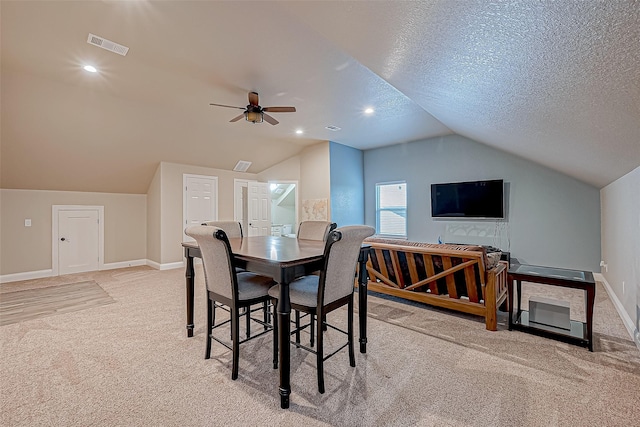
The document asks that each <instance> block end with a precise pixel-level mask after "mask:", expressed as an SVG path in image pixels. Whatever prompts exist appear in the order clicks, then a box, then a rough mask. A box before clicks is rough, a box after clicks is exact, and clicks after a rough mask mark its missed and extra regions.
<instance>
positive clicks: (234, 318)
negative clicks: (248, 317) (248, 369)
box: [231, 308, 240, 380]
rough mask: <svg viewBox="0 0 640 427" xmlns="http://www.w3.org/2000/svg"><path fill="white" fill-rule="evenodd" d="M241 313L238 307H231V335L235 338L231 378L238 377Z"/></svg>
mask: <svg viewBox="0 0 640 427" xmlns="http://www.w3.org/2000/svg"><path fill="white" fill-rule="evenodd" d="M239 324H240V313H239V312H238V308H231V335H232V340H233V345H232V347H233V351H232V352H233V366H232V368H231V379H232V380H235V379H237V378H238V364H239V359H240V344H239V343H240V327H239V326H240V325H239Z"/></svg>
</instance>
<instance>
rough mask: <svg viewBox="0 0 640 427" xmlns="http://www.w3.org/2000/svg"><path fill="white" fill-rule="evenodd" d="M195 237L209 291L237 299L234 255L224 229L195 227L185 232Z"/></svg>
mask: <svg viewBox="0 0 640 427" xmlns="http://www.w3.org/2000/svg"><path fill="white" fill-rule="evenodd" d="M184 232H185V234H186V235H187V236H190V237H193V238H194V239H195V240H196V242H197V243H198V246H199V247H200V252H201V253H202V264H203V266H204V278H205V283H206V285H207V290H209V291H211V292H215V293H216V294H218V295H222V296H223V297H226V298H229V299H235V297H237V288H238V287H237V283H238V279H237V277H236V272H235V269H234V268H232V265H233V253H232V252H231V246H230V245H229V239H227V235H226V233H225V232H224V230H223V229H221V228H218V227H212V226H206V225H194V226H191V227H187V228H186V230H185V231H184Z"/></svg>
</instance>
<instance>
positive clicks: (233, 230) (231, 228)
mask: <svg viewBox="0 0 640 427" xmlns="http://www.w3.org/2000/svg"><path fill="white" fill-rule="evenodd" d="M202 225H207V226H210V227H218V228H221V229H223V230H224V232H225V234H226V235H227V237H228V238H229V239H237V238H242V237H243V234H242V224H240V223H239V222H238V221H205V222H203V223H202ZM243 271H244V269H243V268H240V267H236V272H237V273H241V272H243ZM262 309H263V311H264V321H265V322H266V321H267V316H268V315H269V313H270V312H269V307H268V304H267V303H265V304H264V306H263V307H262ZM215 311H216V309H215V307H214V308H213V317H214V318H215ZM246 314H247V327H246V333H247V337H248V336H250V335H251V320H250V319H249V316H251V314H250V311H249V309H247V310H246Z"/></svg>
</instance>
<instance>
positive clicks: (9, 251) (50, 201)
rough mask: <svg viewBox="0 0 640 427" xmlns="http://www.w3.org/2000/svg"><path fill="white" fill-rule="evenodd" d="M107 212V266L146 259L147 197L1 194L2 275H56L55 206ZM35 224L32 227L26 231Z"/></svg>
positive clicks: (7, 191)
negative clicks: (28, 224)
mask: <svg viewBox="0 0 640 427" xmlns="http://www.w3.org/2000/svg"><path fill="white" fill-rule="evenodd" d="M53 205H90V206H104V220H105V222H104V263H105V264H109V263H116V262H126V261H139V260H144V259H145V258H146V256H147V253H146V252H147V243H146V242H147V196H146V195H144V194H113V193H85V192H79V191H44V190H10V189H2V190H0V209H1V214H0V229H1V230H2V235H1V236H0V240H1V241H0V244H1V245H2V259H1V261H0V275H2V276H6V275H9V274H16V273H27V272H37V271H43V270H49V269H52V268H53V266H52V264H51V263H52V253H51V248H52V242H51V239H52V208H51V207H52V206H53ZM27 218H29V219H31V224H32V225H31V227H25V226H24V220H25V219H27Z"/></svg>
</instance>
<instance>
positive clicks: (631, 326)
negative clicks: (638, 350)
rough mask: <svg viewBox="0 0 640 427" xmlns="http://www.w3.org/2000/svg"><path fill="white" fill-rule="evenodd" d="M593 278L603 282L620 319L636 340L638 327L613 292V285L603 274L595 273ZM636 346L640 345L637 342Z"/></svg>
mask: <svg viewBox="0 0 640 427" xmlns="http://www.w3.org/2000/svg"><path fill="white" fill-rule="evenodd" d="M593 278H594V279H596V281H598V282H602V285H603V286H604V289H605V290H606V291H607V294H609V299H611V302H612V303H613V306H614V307H615V308H616V311H617V312H618V315H619V316H620V319H622V323H624V326H625V328H627V332H629V336H630V337H631V339H632V340H635V336H634V335H635V334H636V327H635V325H634V324H633V320H631V316H629V313H627V311H626V310H625V309H624V306H623V305H622V303H621V302H620V300H619V299H618V296H617V295H616V294H615V293H614V292H613V289H612V288H611V285H609V282H607V279H605V278H604V276H603V275H602V274H601V273H593ZM636 345H639V343H638V342H636Z"/></svg>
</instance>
